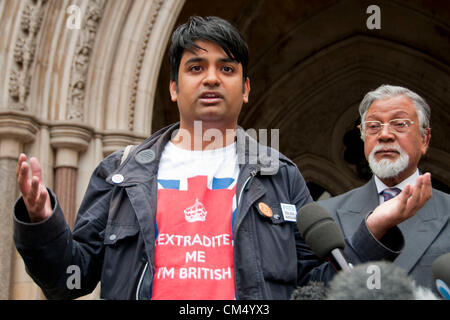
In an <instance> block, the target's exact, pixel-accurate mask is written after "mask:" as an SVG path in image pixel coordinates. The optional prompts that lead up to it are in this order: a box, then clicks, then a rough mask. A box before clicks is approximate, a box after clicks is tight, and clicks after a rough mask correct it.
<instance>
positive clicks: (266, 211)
mask: <svg viewBox="0 0 450 320" xmlns="http://www.w3.org/2000/svg"><path fill="white" fill-rule="evenodd" d="M258 208H259V211H260V212H261V213H262V214H263V215H264V216H266V217H267V218H272V216H273V212H272V209H270V207H269V206H268V205H267V204H265V203H264V202H260V203H258Z"/></svg>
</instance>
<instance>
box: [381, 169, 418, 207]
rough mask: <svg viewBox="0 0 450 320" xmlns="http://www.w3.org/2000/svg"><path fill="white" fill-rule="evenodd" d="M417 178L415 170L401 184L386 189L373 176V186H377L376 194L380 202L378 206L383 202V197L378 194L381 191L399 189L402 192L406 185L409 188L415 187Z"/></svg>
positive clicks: (385, 186)
mask: <svg viewBox="0 0 450 320" xmlns="http://www.w3.org/2000/svg"><path fill="white" fill-rule="evenodd" d="M418 177H419V169H416V171H415V172H414V173H413V174H412V175H410V176H409V177H408V178H406V179H405V180H403V181H402V182H400V183H399V184H397V185H395V186H393V187H388V186H387V185H385V184H384V183H383V182H382V181H381V180H380V178H378V177H377V176H375V184H376V185H377V192H378V197H379V200H380V204H381V203H383V202H384V198H383V195H382V194H380V192H381V191H383V190H384V189H386V188H399V189H400V190H402V191H403V188H404V187H406V185H407V184H410V185H411V186H415V185H416V180H417V178H418Z"/></svg>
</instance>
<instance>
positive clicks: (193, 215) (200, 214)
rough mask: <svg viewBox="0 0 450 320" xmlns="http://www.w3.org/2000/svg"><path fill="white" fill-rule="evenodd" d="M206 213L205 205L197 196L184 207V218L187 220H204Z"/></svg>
mask: <svg viewBox="0 0 450 320" xmlns="http://www.w3.org/2000/svg"><path fill="white" fill-rule="evenodd" d="M207 214H208V212H206V209H205V206H204V205H203V203H201V202H200V201H198V198H196V199H195V203H194V204H193V205H192V206H190V207H188V208H186V209H184V218H185V219H186V221H187V222H196V221H205V219H206V215H207Z"/></svg>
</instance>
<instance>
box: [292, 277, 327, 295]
mask: <svg viewBox="0 0 450 320" xmlns="http://www.w3.org/2000/svg"><path fill="white" fill-rule="evenodd" d="M326 297H327V296H326V288H325V285H324V284H323V282H318V281H310V282H309V283H308V284H307V285H306V286H302V287H297V289H295V290H294V291H293V292H292V294H291V300H325V299H326Z"/></svg>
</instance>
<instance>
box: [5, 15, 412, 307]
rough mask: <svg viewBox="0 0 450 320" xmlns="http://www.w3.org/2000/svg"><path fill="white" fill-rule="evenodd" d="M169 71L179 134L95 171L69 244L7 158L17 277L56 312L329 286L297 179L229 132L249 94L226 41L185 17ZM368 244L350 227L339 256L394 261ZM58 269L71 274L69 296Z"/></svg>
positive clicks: (280, 294) (365, 233)
mask: <svg viewBox="0 0 450 320" xmlns="http://www.w3.org/2000/svg"><path fill="white" fill-rule="evenodd" d="M170 64H171V81H170V95H171V98H172V100H173V101H175V102H176V103H177V104H178V108H179V113H180V122H179V123H177V124H174V125H171V126H169V127H167V128H164V129H162V130H160V131H158V132H156V133H155V134H153V135H152V136H150V137H149V138H148V139H147V140H145V141H144V142H143V143H141V144H140V145H138V146H136V147H135V148H134V149H133V150H132V151H131V153H130V154H129V155H128V157H126V159H124V157H123V153H124V151H123V150H120V151H117V152H115V153H113V154H112V155H110V156H108V157H107V158H106V159H105V160H103V161H102V162H101V163H100V164H99V166H98V167H97V168H96V170H95V172H94V173H93V175H92V178H91V181H90V183H89V186H88V189H87V191H86V194H85V197H84V200H83V202H82V204H81V206H80V208H79V212H78V215H77V220H76V223H75V226H74V229H73V232H71V230H70V229H69V227H68V226H67V224H66V223H65V221H64V216H63V213H62V211H61V208H60V206H59V205H58V201H57V198H56V195H54V194H53V193H52V192H51V191H50V190H49V189H47V188H46V187H45V186H44V185H43V184H42V181H41V180H42V179H41V176H42V175H41V169H40V165H39V162H38V161H37V159H35V158H31V159H30V162H29V163H28V162H27V161H26V156H25V155H24V154H22V155H21V156H20V157H19V161H18V167H17V175H18V183H19V187H20V190H21V192H22V197H21V198H20V199H19V200H18V201H17V203H16V205H15V208H14V224H15V235H14V238H15V244H16V246H17V248H18V250H19V252H20V254H21V255H22V257H23V259H24V261H25V264H26V266H27V271H28V272H29V274H30V275H31V276H32V277H33V279H34V280H35V281H36V283H38V284H39V285H40V286H41V288H42V289H43V291H44V293H45V295H46V296H47V297H48V298H59V299H61V298H63V299H64V298H65V299H67V298H76V297H78V296H81V295H85V294H88V293H90V292H91V291H92V290H93V289H94V288H95V286H96V285H97V283H98V281H101V297H102V298H106V299H289V297H290V295H291V293H292V291H293V290H294V288H295V287H296V286H298V285H302V284H306V283H307V282H308V281H309V280H316V281H325V282H326V281H327V280H329V279H330V278H331V277H332V276H333V275H334V273H335V271H334V270H333V269H332V267H331V265H330V264H329V263H321V261H319V260H318V258H317V257H316V256H315V255H314V254H313V253H312V252H311V250H310V249H309V247H308V246H307V245H306V244H305V242H304V240H303V239H302V238H301V236H300V235H299V232H298V229H297V225H296V217H295V215H296V212H297V210H298V209H299V208H300V207H302V206H303V205H304V204H306V203H308V202H311V201H312V199H311V197H310V194H309V191H308V189H307V187H306V184H305V181H304V180H303V177H302V176H301V174H300V172H299V171H298V169H297V167H296V166H295V164H294V163H292V162H291V161H290V160H289V159H287V158H286V157H284V156H283V155H282V154H280V153H278V152H277V151H276V150H274V149H271V148H267V147H263V146H261V145H259V144H257V143H256V142H255V141H254V140H253V139H252V138H250V137H249V136H248V135H247V134H246V133H245V132H244V130H243V129H242V128H240V127H239V126H238V125H237V120H238V116H239V113H240V111H241V108H242V105H243V103H246V102H248V99H249V92H250V80H249V78H248V77H247V70H248V67H247V65H248V49H247V45H246V43H245V42H244V41H243V39H242V37H241V35H240V34H239V32H238V31H237V30H236V29H235V28H234V27H233V26H231V25H230V24H229V23H228V22H226V21H224V20H222V19H220V18H217V17H207V18H201V17H191V18H190V19H189V21H188V22H187V23H186V24H183V25H181V26H179V27H178V28H177V29H176V30H175V32H174V33H173V36H172V43H171V47H170ZM264 156H265V157H264ZM121 160H124V161H123V162H121ZM30 167H31V171H32V175H33V177H32V178H31V179H29V178H28V172H29V170H30ZM405 201H406V200H405ZM400 211H401V210H399V212H400ZM393 229H394V231H393V232H397V233H399V230H396V229H395V227H394V228H393ZM394 238H395V237H394ZM400 238H401V236H400ZM370 239H372V238H371V234H370V232H369V230H368V228H367V227H366V225H365V224H361V227H360V230H359V231H358V237H356V238H355V239H352V240H351V243H349V244H350V245H349V246H347V249H346V251H347V254H348V256H349V258H350V259H351V261H352V262H353V263H358V262H360V261H359V259H358V258H357V257H358V255H357V254H355V252H358V250H363V249H362V248H364V250H366V249H369V250H367V251H368V252H365V254H364V255H363V256H364V257H365V258H367V260H370V259H380V258H383V257H384V255H386V257H387V258H389V259H393V258H394V257H395V256H396V255H395V254H394V255H392V253H391V251H390V250H389V249H388V248H387V247H385V246H383V245H381V244H380V243H379V242H378V241H371V240H370ZM391 239H393V238H391ZM395 239H399V237H397V238H395ZM384 244H385V245H387V246H388V245H389V243H388V241H385V242H384ZM392 245H393V246H394V247H399V246H401V243H400V244H399V243H393V244H392ZM372 249H373V250H372ZM371 252H376V255H375V256H372V255H371ZM70 266H75V267H77V268H79V269H80V270H81V279H80V280H81V281H80V285H79V286H78V287H76V288H73V287H71V288H68V286H67V281H68V277H69V276H70V275H71V274H70V273H67V270H68V268H69V267H70Z"/></svg>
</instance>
